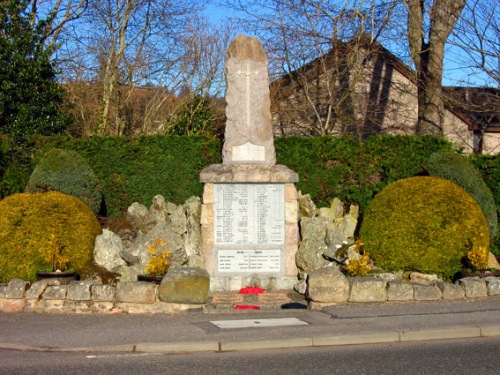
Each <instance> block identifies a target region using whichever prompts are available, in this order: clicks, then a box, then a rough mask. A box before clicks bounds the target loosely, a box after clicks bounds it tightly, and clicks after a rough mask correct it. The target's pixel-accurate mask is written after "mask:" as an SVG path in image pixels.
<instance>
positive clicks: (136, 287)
mask: <svg viewBox="0 0 500 375" xmlns="http://www.w3.org/2000/svg"><path fill="white" fill-rule="evenodd" d="M115 301H116V302H125V303H154V302H155V301H156V285H155V284H153V283H148V282H145V281H139V282H128V283H122V282H120V283H118V285H117V287H116V294H115Z"/></svg>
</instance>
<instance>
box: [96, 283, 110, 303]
mask: <svg viewBox="0 0 500 375" xmlns="http://www.w3.org/2000/svg"><path fill="white" fill-rule="evenodd" d="M91 294H92V300H94V301H96V302H113V300H114V298H115V287H114V286H112V285H92V287H91Z"/></svg>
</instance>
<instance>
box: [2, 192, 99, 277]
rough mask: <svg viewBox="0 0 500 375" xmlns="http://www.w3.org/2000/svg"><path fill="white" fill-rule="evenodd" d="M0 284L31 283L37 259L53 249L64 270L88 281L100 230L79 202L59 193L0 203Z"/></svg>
mask: <svg viewBox="0 0 500 375" xmlns="http://www.w3.org/2000/svg"><path fill="white" fill-rule="evenodd" d="M0 212H1V213H2V214H1V215H0V282H7V281H9V280H11V279H14V278H17V279H23V280H30V281H34V280H36V272H37V271H40V270H44V269H46V268H47V266H48V265H47V264H46V263H45V262H44V259H43V256H42V253H43V252H44V250H46V249H47V247H49V246H53V245H54V243H57V244H58V245H57V246H59V247H60V251H61V254H62V255H63V256H65V257H67V258H68V260H69V264H68V266H69V268H71V269H73V270H75V271H76V272H77V273H79V274H80V275H81V276H82V277H86V276H90V272H91V270H92V266H93V252H94V241H95V238H96V237H97V236H98V235H99V234H100V233H101V227H100V225H99V222H98V221H97V218H96V217H95V215H94V214H93V212H92V211H91V210H90V209H89V207H88V206H87V205H85V204H84V203H83V202H82V201H80V200H79V199H77V198H75V197H72V196H69V195H65V194H62V193H59V192H55V191H53V192H47V193H21V194H14V195H10V196H8V197H7V198H5V199H3V200H1V201H0Z"/></svg>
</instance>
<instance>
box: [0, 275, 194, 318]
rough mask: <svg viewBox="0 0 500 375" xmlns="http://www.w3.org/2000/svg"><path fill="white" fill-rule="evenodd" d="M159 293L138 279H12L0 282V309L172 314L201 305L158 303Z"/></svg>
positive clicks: (10, 310) (42, 311)
mask: <svg viewBox="0 0 500 375" xmlns="http://www.w3.org/2000/svg"><path fill="white" fill-rule="evenodd" d="M159 294H160V293H159V287H158V285H155V284H153V283H149V282H142V281H140V282H126V283H118V284H117V285H116V286H112V285H99V284H96V283H95V282H94V281H93V280H90V279H89V280H83V281H73V282H72V283H71V284H69V285H57V284H55V283H54V284H51V283H50V282H47V281H46V280H44V281H36V282H34V283H32V284H30V283H29V282H28V281H24V280H18V279H16V280H11V281H10V282H9V283H8V284H0V311H3V312H21V311H24V312H39V313H44V312H45V313H77V314H81V313H99V314H115V313H131V314H135V313H138V314H158V313H162V314H175V313H179V312H181V311H185V310H190V309H201V308H202V307H203V304H192V303H166V302H162V301H161V300H160V298H159Z"/></svg>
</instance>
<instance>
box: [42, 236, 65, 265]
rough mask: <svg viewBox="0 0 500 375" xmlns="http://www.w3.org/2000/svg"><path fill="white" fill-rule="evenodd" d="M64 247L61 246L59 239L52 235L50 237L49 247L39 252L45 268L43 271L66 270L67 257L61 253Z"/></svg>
mask: <svg viewBox="0 0 500 375" xmlns="http://www.w3.org/2000/svg"><path fill="white" fill-rule="evenodd" d="M65 247H66V246H65V245H64V244H61V242H60V240H59V238H57V236H56V235H55V233H52V234H51V235H50V240H49V245H48V246H47V247H43V248H42V250H41V253H42V257H43V260H44V261H45V263H46V265H47V268H46V269H44V270H43V271H48V272H64V271H67V269H68V264H69V257H67V256H66V255H63V253H62V251H63V250H64V248H65Z"/></svg>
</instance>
